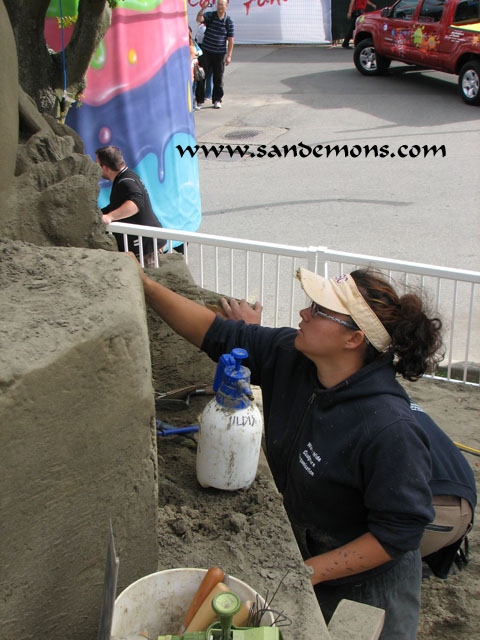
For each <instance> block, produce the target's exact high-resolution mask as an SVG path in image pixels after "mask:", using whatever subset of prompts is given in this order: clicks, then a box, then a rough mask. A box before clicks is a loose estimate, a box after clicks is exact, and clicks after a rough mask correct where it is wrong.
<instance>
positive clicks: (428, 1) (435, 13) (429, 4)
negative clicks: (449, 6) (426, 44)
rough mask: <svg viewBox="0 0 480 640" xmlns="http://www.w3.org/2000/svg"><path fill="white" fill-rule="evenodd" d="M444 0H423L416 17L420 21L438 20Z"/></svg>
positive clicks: (440, 16)
mask: <svg viewBox="0 0 480 640" xmlns="http://www.w3.org/2000/svg"><path fill="white" fill-rule="evenodd" d="M444 6H445V0H424V2H423V4H422V8H421V9H420V13H419V16H418V19H419V20H420V22H440V20H441V18H442V13H443V7H444Z"/></svg>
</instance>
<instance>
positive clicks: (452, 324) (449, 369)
mask: <svg viewBox="0 0 480 640" xmlns="http://www.w3.org/2000/svg"><path fill="white" fill-rule="evenodd" d="M457 289H458V282H457V281H455V283H454V286H453V301H452V318H451V321H450V341H449V348H448V365H447V377H448V379H449V380H450V379H451V377H452V358H453V335H454V332H455V313H456V308H457Z"/></svg>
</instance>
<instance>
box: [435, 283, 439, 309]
mask: <svg viewBox="0 0 480 640" xmlns="http://www.w3.org/2000/svg"><path fill="white" fill-rule="evenodd" d="M439 310H440V278H437V287H436V290H435V313H438V312H439Z"/></svg>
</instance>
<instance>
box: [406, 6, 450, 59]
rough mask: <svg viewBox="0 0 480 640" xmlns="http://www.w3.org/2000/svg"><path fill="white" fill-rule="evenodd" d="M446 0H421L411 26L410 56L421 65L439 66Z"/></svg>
mask: <svg viewBox="0 0 480 640" xmlns="http://www.w3.org/2000/svg"><path fill="white" fill-rule="evenodd" d="M446 4H447V0H423V1H422V3H421V6H420V11H419V12H418V16H417V20H416V24H414V26H413V32H412V35H411V39H412V58H413V60H414V61H415V62H416V63H417V64H419V65H422V66H425V67H433V68H437V69H438V68H441V67H442V64H441V60H440V58H441V49H442V48H443V47H442V42H443V36H444V33H445V20H444V19H443V18H444V17H445V16H444V13H445V6H446Z"/></svg>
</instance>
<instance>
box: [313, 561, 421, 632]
mask: <svg viewBox="0 0 480 640" xmlns="http://www.w3.org/2000/svg"><path fill="white" fill-rule="evenodd" d="M421 584H422V560H421V557H420V551H419V550H417V551H408V552H407V553H406V554H405V555H404V556H402V558H401V559H400V560H399V562H397V564H396V565H394V566H393V567H392V568H391V569H388V570H387V571H385V572H384V573H381V574H380V575H377V576H373V577H371V578H367V579H365V580H363V581H362V582H358V583H352V584H341V585H328V584H322V583H320V584H317V585H316V586H315V587H314V588H315V594H316V596H317V599H318V603H319V605H320V608H321V610H322V613H323V616H324V618H325V622H326V623H327V624H328V622H329V621H330V618H331V617H332V615H333V612H334V611H335V609H336V608H337V605H338V603H339V602H340V600H342V599H344V598H345V599H347V600H354V601H355V602H362V603H363V604H369V605H372V606H373V607H379V608H380V609H385V624H384V627H383V631H382V633H381V635H380V640H415V638H416V637H417V626H418V617H419V614H420V591H421Z"/></svg>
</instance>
